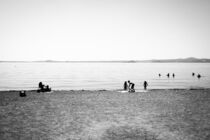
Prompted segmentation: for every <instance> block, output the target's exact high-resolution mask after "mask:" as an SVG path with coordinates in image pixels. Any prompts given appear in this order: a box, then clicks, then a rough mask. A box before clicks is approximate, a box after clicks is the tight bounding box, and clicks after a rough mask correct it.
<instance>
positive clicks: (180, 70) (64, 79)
mask: <svg viewBox="0 0 210 140" xmlns="http://www.w3.org/2000/svg"><path fill="white" fill-rule="evenodd" d="M192 72H195V73H196V74H197V73H200V74H201V75H202V77H201V79H200V80H198V79H197V77H196V76H195V77H192ZM158 73H161V74H162V77H161V78H159V77H158ZM167 73H175V74H176V77H175V78H172V77H170V78H169V79H168V78H167V77H166V74H167ZM126 80H131V81H132V82H134V83H135V85H136V86H135V88H136V89H137V90H138V89H139V90H140V89H143V86H142V85H143V81H144V80H146V81H148V83H149V89H169V88H210V64H209V63H0V90H23V89H25V90H28V89H37V86H38V82H40V81H42V82H43V83H44V84H49V85H50V87H52V88H53V89H58V90H69V89H77V90H79V89H93V90H98V89H108V90H115V89H122V87H123V83H124V81H126Z"/></svg>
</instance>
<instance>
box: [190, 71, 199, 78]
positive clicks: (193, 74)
mask: <svg viewBox="0 0 210 140" xmlns="http://www.w3.org/2000/svg"><path fill="white" fill-rule="evenodd" d="M192 76H193V77H194V76H195V73H194V72H193V73H192ZM197 78H198V79H200V78H201V75H200V74H198V75H197Z"/></svg>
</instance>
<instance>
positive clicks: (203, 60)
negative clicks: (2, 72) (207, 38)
mask: <svg viewBox="0 0 210 140" xmlns="http://www.w3.org/2000/svg"><path fill="white" fill-rule="evenodd" d="M3 62H4V63H31V62H33V63H40V62H41V63H42V62H44V63H210V59H208V58H194V57H189V58H178V59H152V60H113V61H112V60H110V61H56V60H44V61H0V63H3Z"/></svg>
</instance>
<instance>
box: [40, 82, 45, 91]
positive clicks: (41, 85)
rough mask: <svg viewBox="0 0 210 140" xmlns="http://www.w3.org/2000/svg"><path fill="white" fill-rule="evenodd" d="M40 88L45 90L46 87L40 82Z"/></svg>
mask: <svg viewBox="0 0 210 140" xmlns="http://www.w3.org/2000/svg"><path fill="white" fill-rule="evenodd" d="M39 88H40V89H41V90H43V89H44V85H43V84H42V82H39Z"/></svg>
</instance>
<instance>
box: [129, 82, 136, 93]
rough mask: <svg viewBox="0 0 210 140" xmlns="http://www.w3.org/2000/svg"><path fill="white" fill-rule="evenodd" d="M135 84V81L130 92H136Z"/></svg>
mask: <svg viewBox="0 0 210 140" xmlns="http://www.w3.org/2000/svg"><path fill="white" fill-rule="evenodd" d="M134 86H135V84H134V83H131V88H130V92H135V89H134Z"/></svg>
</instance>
